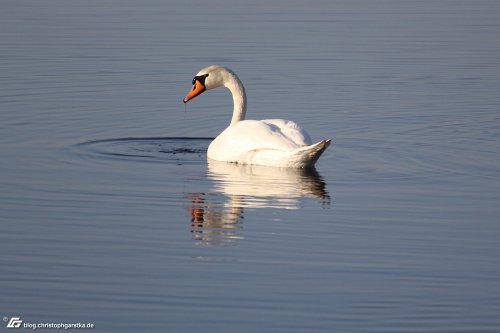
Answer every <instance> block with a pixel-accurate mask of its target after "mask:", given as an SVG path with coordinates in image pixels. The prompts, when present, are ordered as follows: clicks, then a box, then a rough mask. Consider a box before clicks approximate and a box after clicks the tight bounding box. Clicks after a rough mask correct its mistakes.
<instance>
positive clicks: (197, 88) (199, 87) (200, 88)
mask: <svg viewBox="0 0 500 333" xmlns="http://www.w3.org/2000/svg"><path fill="white" fill-rule="evenodd" d="M205 90H206V88H205V85H204V84H203V83H201V82H200V81H199V80H194V83H193V87H192V88H191V90H190V91H189V92H188V93H187V95H186V97H184V99H183V100H182V101H183V102H184V103H187V102H188V101H189V100H190V99H193V98H195V97H196V96H198V95H199V94H201V93H202V92H204V91H205Z"/></svg>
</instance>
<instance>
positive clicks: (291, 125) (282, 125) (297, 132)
mask: <svg viewBox="0 0 500 333" xmlns="http://www.w3.org/2000/svg"><path fill="white" fill-rule="evenodd" d="M262 122H264V123H266V124H270V125H274V126H277V127H278V128H279V130H280V131H281V132H282V133H283V135H284V136H285V137H287V138H288V139H290V140H292V141H293V142H295V143H296V144H297V145H299V146H307V145H310V144H312V141H311V137H310V136H309V134H308V133H307V132H306V131H305V130H304V129H303V128H302V127H300V125H299V124H297V123H296V122H293V121H290V120H285V119H265V120H262Z"/></svg>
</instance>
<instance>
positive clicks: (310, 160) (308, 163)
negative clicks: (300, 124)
mask: <svg viewBox="0 0 500 333" xmlns="http://www.w3.org/2000/svg"><path fill="white" fill-rule="evenodd" d="M330 143H331V140H321V141H320V142H318V143H315V144H313V145H310V146H306V147H303V148H300V149H299V150H298V151H297V152H295V154H294V155H292V156H293V157H294V158H295V159H296V161H297V162H298V164H300V167H301V168H305V167H312V166H314V164H316V162H317V161H318V159H319V158H320V156H321V155H322V154H323V152H324V151H325V150H326V148H328V146H329V145H330Z"/></svg>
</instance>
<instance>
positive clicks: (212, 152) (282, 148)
mask: <svg viewBox="0 0 500 333" xmlns="http://www.w3.org/2000/svg"><path fill="white" fill-rule="evenodd" d="M221 86H224V87H226V88H228V89H229V90H230V91H231V94H232V96H233V102H234V111H233V117H232V119H231V123H230V124H229V127H227V128H226V129H225V130H224V131H223V132H222V133H221V134H219V136H217V137H216V138H215V139H214V141H212V143H211V144H210V146H209V147H208V152H207V156H208V158H210V159H213V160H216V161H223V162H234V163H241V164H255V165H266V166H276V167H295V168H305V167H310V166H313V165H314V164H315V163H316V161H317V160H318V158H319V157H320V156H321V154H322V153H323V151H324V150H325V149H326V148H327V147H328V146H329V145H330V140H322V141H320V142H318V143H315V144H311V138H310V137H309V134H307V132H306V131H305V130H304V129H302V128H301V127H300V126H299V125H298V124H297V123H295V122H293V121H289V120H284V119H265V120H244V119H245V114H246V94H245V88H244V87H243V84H242V83H241V81H240V80H239V78H238V77H237V76H236V74H234V73H233V72H232V71H231V70H229V69H228V68H226V67H221V66H209V67H206V68H204V69H202V70H201V71H200V72H199V73H198V74H197V75H196V76H195V78H194V79H193V88H192V89H191V91H190V92H189V93H188V94H187V95H186V97H185V98H184V103H186V102H187V101H189V100H190V99H192V98H194V97H196V96H198V95H199V94H201V93H202V92H204V91H205V90H210V89H214V88H217V87H221Z"/></svg>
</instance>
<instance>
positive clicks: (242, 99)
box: [224, 75, 247, 126]
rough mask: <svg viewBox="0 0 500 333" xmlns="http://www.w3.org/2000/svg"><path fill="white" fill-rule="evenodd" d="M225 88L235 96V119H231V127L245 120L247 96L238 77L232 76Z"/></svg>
mask: <svg viewBox="0 0 500 333" xmlns="http://www.w3.org/2000/svg"><path fill="white" fill-rule="evenodd" d="M224 86H225V87H226V88H228V89H229V91H231V95H233V105H234V109H233V117H232V118H231V123H230V124H229V126H232V125H234V124H236V123H237V122H239V121H241V120H244V119H245V114H246V111H247V95H246V93H245V88H244V87H243V84H242V83H241V81H240V79H239V78H238V77H237V76H236V75H231V76H230V78H229V79H228V80H227V82H225V84H224Z"/></svg>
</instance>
